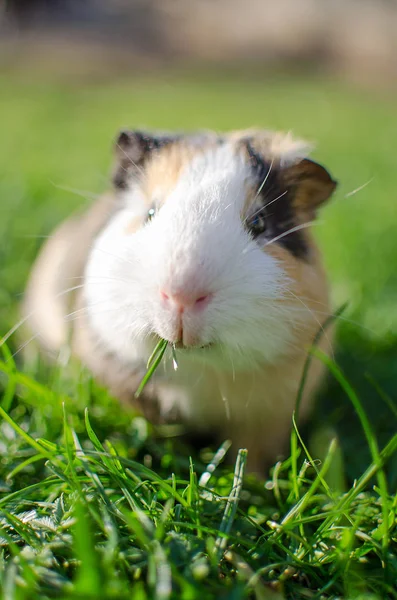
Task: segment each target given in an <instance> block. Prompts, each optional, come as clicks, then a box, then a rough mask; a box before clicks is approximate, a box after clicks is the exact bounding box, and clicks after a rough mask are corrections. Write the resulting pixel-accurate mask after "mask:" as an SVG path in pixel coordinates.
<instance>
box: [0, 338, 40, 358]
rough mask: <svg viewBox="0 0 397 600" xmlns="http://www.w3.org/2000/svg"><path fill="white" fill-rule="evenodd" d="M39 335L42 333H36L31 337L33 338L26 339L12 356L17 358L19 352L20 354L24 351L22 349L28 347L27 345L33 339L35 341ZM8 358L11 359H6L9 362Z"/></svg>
mask: <svg viewBox="0 0 397 600" xmlns="http://www.w3.org/2000/svg"><path fill="white" fill-rule="evenodd" d="M39 336H40V334H39V333H35V334H34V335H32V337H31V338H29V339H28V340H26V342H24V343H23V344H21V346H19V348H18V350H16V351H15V352H14V354H13V355H12V357H11V358H15V357H16V355H17V354H19V353H20V352H22V350H23V349H24V348H26V346H27V345H28V344H30V343H31V342H33V341H34V340H35V339H36V338H38V337H39ZM8 360H9V359H7V361H6V362H8Z"/></svg>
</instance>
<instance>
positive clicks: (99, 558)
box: [0, 73, 397, 600]
mask: <svg viewBox="0 0 397 600" xmlns="http://www.w3.org/2000/svg"><path fill="white" fill-rule="evenodd" d="M0 90H1V94H0V131H1V135H2V144H1V147H0V165H1V172H0V195H1V201H0V338H1V336H2V335H4V334H6V333H7V331H8V330H9V329H10V328H11V327H12V326H13V325H14V324H15V323H16V322H17V321H18V318H19V315H18V305H19V302H20V300H21V296H22V292H23V289H24V282H25V280H26V277H27V275H28V272H29V268H30V265H31V264H32V261H33V258H34V256H35V254H36V252H37V250H38V248H39V246H40V244H41V242H42V239H43V236H46V235H48V233H49V232H50V230H51V228H52V227H53V226H54V225H55V224H57V223H58V222H59V221H60V220H62V218H64V217H65V216H67V215H69V214H70V212H71V211H73V210H75V209H76V208H78V207H80V206H84V205H86V204H87V203H88V202H90V201H91V199H92V197H93V196H95V195H96V194H98V193H100V192H101V191H103V190H104V189H106V187H107V185H108V175H109V170H110V165H111V144H112V140H113V138H114V136H115V133H116V132H117V130H118V129H119V128H121V127H124V126H132V127H148V128H160V129H189V130H191V129H197V128H199V129H200V128H215V129H218V130H224V129H229V128H244V127H250V126H253V125H255V126H260V127H266V128H281V129H291V130H293V131H294V133H296V134H297V135H301V136H303V137H307V138H308V139H310V140H313V141H315V142H316V143H317V148H316V150H315V151H314V154H313V156H314V157H315V158H316V159H317V160H319V161H320V162H322V163H324V164H325V165H327V167H328V168H329V170H330V171H331V173H332V174H333V175H334V177H335V178H336V179H338V181H339V187H338V191H337V193H336V195H335V198H334V199H333V201H332V202H331V203H330V204H329V205H328V206H327V207H326V208H325V209H324V210H323V212H322V214H321V218H320V222H319V224H318V226H317V227H316V235H317V238H318V241H319V244H320V246H321V247H322V249H323V252H324V256H325V261H326V265H327V268H328V271H329V274H330V279H331V282H332V289H333V300H334V306H335V308H337V307H339V306H340V305H341V304H342V303H344V302H348V306H347V308H346V309H345V311H344V312H343V314H342V315H341V317H340V319H338V347H337V352H336V364H331V365H329V367H330V374H329V378H328V380H327V381H326V382H325V384H324V389H323V391H322V393H321V395H320V398H319V399H318V407H317V410H316V415H315V416H314V418H313V423H312V424H311V425H310V426H309V427H305V428H303V429H302V431H300V432H299V437H301V438H302V439H298V434H297V433H296V432H293V433H292V436H291V457H290V458H289V459H288V460H287V461H286V462H285V463H283V464H278V465H276V467H275V468H274V469H273V470H272V472H271V474H270V476H269V481H267V482H266V484H265V485H264V484H263V482H260V481H257V480H254V479H252V478H247V479H246V480H245V481H244V483H243V485H242V487H241V476H242V473H243V470H244V463H245V458H246V457H245V455H244V453H242V454H241V456H240V458H239V461H238V464H237V465H236V467H235V474H234V477H235V481H234V485H233V471H232V470H230V469H229V470H228V469H227V468H226V467H224V466H222V464H218V462H219V461H218V458H219V457H218V456H215V459H214V455H213V452H212V453H211V451H210V450H209V449H205V450H203V451H201V452H200V454H198V453H197V451H196V450H193V449H190V448H189V447H188V446H187V445H186V443H184V442H183V441H182V440H180V439H179V438H178V437H176V436H175V435H174V431H173V430H172V429H170V428H167V427H164V428H162V429H159V430H156V431H153V429H152V428H151V427H150V425H149V424H148V423H147V422H146V421H145V420H144V419H143V418H142V417H140V416H139V415H136V414H134V413H133V412H132V411H128V410H126V409H122V408H120V407H119V406H118V405H117V403H116V402H115V401H114V400H113V399H112V398H110V397H109V396H108V395H107V394H106V392H105V391H104V390H103V389H100V388H98V387H97V386H96V385H95V382H93V381H92V380H91V379H90V377H89V375H88V374H87V373H85V372H84V371H82V370H81V369H80V368H79V367H78V366H77V365H74V364H70V365H68V366H67V367H66V368H63V369H62V370H60V369H54V368H53V369H48V368H47V367H46V366H45V365H43V364H41V363H40V362H38V363H37V364H35V365H30V366H29V369H28V368H27V367H26V366H24V365H23V363H22V359H21V353H18V350H19V348H20V344H21V340H20V338H18V335H14V336H12V337H11V338H10V339H9V340H8V342H7V344H8V345H5V344H4V345H2V347H1V350H2V356H1V362H0V393H1V394H2V403H1V407H2V408H1V423H0V452H1V462H0V526H1V531H0V546H1V548H2V554H1V555H0V589H1V590H2V597H4V598H5V599H6V600H8V599H18V600H19V599H25V598H26V599H30V598H75V599H77V598H81V599H83V598H93V599H94V598H101V599H105V598H106V599H107V598H109V599H110V598H115V599H116V598H120V599H124V598H133V599H136V600H138V599H139V600H143V599H145V598H156V599H159V600H166V599H167V598H175V599H179V598H181V599H186V600H189V599H195V598H202V599H204V598H217V599H218V598H219V599H230V600H232V599H233V600H238V599H240V598H257V599H261V600H262V599H274V600H281V599H282V598H288V599H301V598H302V599H304V598H318V599H320V598H323V599H324V600H326V599H329V598H337V597H338V598H346V599H347V598H349V599H350V598H361V597H362V598H364V597H365V598H371V599H372V598H373V599H375V598H379V599H380V598H386V597H390V598H396V597H397V588H396V581H397V531H396V511H397V496H396V495H395V492H396V486H397V453H395V450H396V449H397V435H396V437H393V435H394V434H395V431H396V424H397V416H396V415H397V404H395V398H396V389H397V386H396V383H397V309H396V306H397V274H396V271H395V265H397V240H396V232H397V198H396V191H395V190H396V187H397V186H396V183H397V176H396V173H397V153H396V152H395V143H396V140H397V109H396V97H395V95H394V96H393V95H392V94H389V95H388V94H386V92H381V91H379V90H372V91H368V90H362V89H354V88H350V87H349V86H347V85H346V84H341V83H336V82H333V81H330V80H326V79H324V78H306V79H305V78H302V77H297V76H293V77H291V76H290V77H274V76H273V77H266V76H265V75H263V74H261V75H259V74H256V76H253V75H252V74H251V75H246V76H242V75H239V76H232V75H227V76H226V75H225V76H222V77H220V76H219V74H203V73H198V74H196V75H195V76H193V75H189V76H187V75H185V76H182V75H181V74H179V75H176V74H175V75H168V76H167V77H165V76H164V75H157V76H155V77H154V76H153V75H152V76H144V75H139V76H138V75H136V76H132V75H131V76H129V77H128V78H120V79H118V80H117V81H106V82H98V81H96V82H91V83H89V84H86V85H82V84H81V82H80V83H77V82H72V81H69V82H61V79H60V78H58V79H56V80H55V79H53V80H52V81H49V80H48V79H45V78H44V77H38V76H35V75H34V74H31V73H25V74H24V76H23V77H22V76H19V77H17V76H16V75H14V76H10V75H9V74H6V73H3V74H0ZM13 354H14V356H12V355H13ZM85 409H86V410H85ZM313 432H314V433H313ZM335 434H337V438H335V439H333V438H334V435H335ZM308 445H309V448H307V446H308ZM307 453H308V454H307ZM310 453H312V455H313V456H312V458H313V459H318V458H319V457H321V458H322V460H321V461H320V460H318V461H317V460H316V461H310V456H311V455H310ZM304 457H306V458H307V459H308V460H307V461H306V462H303V463H302V460H303V458H304ZM213 460H215V463H214V465H216V468H215V470H214V472H213V473H212V469H209V470H207V467H206V465H207V464H208V463H209V462H211V461H213ZM237 500H238V502H237Z"/></svg>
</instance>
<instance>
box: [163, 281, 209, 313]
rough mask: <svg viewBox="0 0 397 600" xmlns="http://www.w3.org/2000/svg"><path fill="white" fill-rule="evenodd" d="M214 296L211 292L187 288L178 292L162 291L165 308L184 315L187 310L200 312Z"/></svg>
mask: <svg viewBox="0 0 397 600" xmlns="http://www.w3.org/2000/svg"><path fill="white" fill-rule="evenodd" d="M211 296H212V294H211V293H209V292H196V291H194V289H189V288H188V287H185V288H184V289H182V290H180V291H177V292H173V293H172V292H170V291H168V290H167V291H165V290H163V289H161V290H160V297H161V302H162V305H163V306H166V307H168V308H171V309H172V310H175V311H176V312H178V313H180V314H182V313H183V312H185V310H189V309H190V310H193V311H199V310H201V309H203V308H205V306H206V305H207V304H208V303H209V302H210V300H211Z"/></svg>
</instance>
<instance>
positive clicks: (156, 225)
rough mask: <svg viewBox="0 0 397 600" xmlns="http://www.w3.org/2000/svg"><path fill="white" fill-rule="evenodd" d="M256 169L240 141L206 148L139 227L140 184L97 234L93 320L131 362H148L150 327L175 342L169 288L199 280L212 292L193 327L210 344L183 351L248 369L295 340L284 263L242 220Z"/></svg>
mask: <svg viewBox="0 0 397 600" xmlns="http://www.w3.org/2000/svg"><path fill="white" fill-rule="evenodd" d="M250 177H251V172H250V168H249V166H248V165H247V164H246V162H245V160H244V159H243V157H242V156H240V155H239V154H236V151H235V149H234V147H233V146H232V145H229V144H224V145H222V146H220V147H217V148H214V149H212V150H210V151H208V152H207V153H205V154H203V155H198V156H197V157H196V158H195V159H194V160H193V161H192V162H191V163H190V164H189V165H188V166H187V167H186V169H185V170H184V172H183V173H182V174H181V176H180V178H179V180H178V182H177V184H176V186H175V188H174V189H173V190H172V192H171V193H170V194H169V196H168V198H167V199H166V202H165V203H164V205H163V206H162V207H161V208H160V210H159V211H158V213H157V214H156V216H155V217H154V219H153V220H152V221H150V222H148V223H146V224H145V225H144V226H142V227H141V228H140V229H139V230H138V231H137V232H136V233H133V234H131V233H128V232H127V231H126V224H128V222H129V221H131V219H133V218H134V217H136V216H137V215H139V216H140V215H142V214H143V212H145V211H147V205H146V207H144V205H143V203H142V199H141V198H140V191H139V189H134V190H132V191H131V193H130V194H129V195H128V198H126V206H125V208H123V209H122V210H120V212H118V213H117V214H116V215H115V216H114V218H113V219H112V220H111V222H110V223H109V224H108V225H107V227H106V228H105V229H104V230H103V232H102V233H101V234H100V235H99V237H98V238H97V240H96V241H95V244H94V247H93V250H92V252H91V255H90V257H89V260H88V263H87V267H86V273H85V289H84V297H85V302H86V304H87V307H88V318H89V322H90V324H91V327H92V328H93V330H94V331H95V333H96V334H97V336H99V338H100V339H101V341H102V343H103V344H105V346H106V348H107V349H108V350H109V351H111V352H112V353H114V354H115V355H116V356H118V357H119V359H120V360H121V361H122V362H123V363H126V364H136V362H137V361H138V362H143V361H145V360H146V359H147V357H148V355H149V353H150V351H151V349H152V347H153V338H152V337H151V335H150V334H157V335H159V336H160V337H164V338H166V339H170V336H171V335H172V332H173V331H174V326H175V318H176V316H175V315H174V314H173V313H172V311H170V310H168V309H167V308H166V307H164V306H163V305H162V303H161V297H160V293H159V291H160V289H162V288H167V289H170V288H171V289H183V288H184V286H185V285H191V282H192V281H194V285H195V286H197V291H198V292H200V291H201V290H205V292H206V293H207V292H208V293H211V294H212V300H211V302H210V303H209V305H208V306H207V307H206V308H205V309H203V310H202V311H198V312H195V311H191V312H189V311H187V312H186V314H185V315H184V325H186V327H188V328H189V330H190V331H193V332H194V333H195V335H197V337H198V343H199V345H206V344H210V343H211V344H214V347H211V348H209V349H207V350H206V349H200V348H197V349H191V350H187V351H185V350H183V351H178V354H181V352H182V353H183V360H184V359H185V358H186V357H188V358H191V359H192V360H199V361H204V362H207V361H210V362H211V363H215V364H217V365H218V366H219V367H222V366H223V367H226V365H227V367H226V368H229V369H231V368H233V369H241V368H245V367H246V366H247V365H248V364H252V361H253V360H254V361H256V362H257V363H263V362H265V363H272V362H274V361H275V360H277V358H278V357H280V355H283V354H284V353H285V352H286V351H287V350H288V348H289V345H290V344H291V342H292V341H293V339H292V335H293V334H292V330H291V326H290V323H289V321H288V318H287V317H286V315H285V310H286V309H285V308H284V309H282V308H280V303H278V302H277V301H278V300H279V299H280V298H282V297H283V296H284V289H285V287H286V286H287V285H288V280H287V277H286V275H285V273H284V272H283V270H282V268H281V266H280V265H279V264H278V263H277V261H276V260H275V259H274V258H273V257H272V256H271V255H270V254H268V253H266V252H264V251H263V250H262V249H261V248H260V247H259V246H258V245H257V243H256V242H254V241H253V240H252V239H251V238H250V236H249V234H248V233H247V232H246V231H245V229H244V227H243V225H242V218H241V212H242V208H243V204H244V200H245V186H246V184H247V181H249V179H250Z"/></svg>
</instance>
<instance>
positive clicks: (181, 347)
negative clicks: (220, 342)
mask: <svg viewBox="0 0 397 600" xmlns="http://www.w3.org/2000/svg"><path fill="white" fill-rule="evenodd" d="M173 346H174V348H175V349H176V350H206V349H207V348H212V347H213V346H214V344H213V343H211V342H210V343H209V344H203V345H202V346H185V344H184V343H183V342H176V343H175V344H173Z"/></svg>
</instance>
